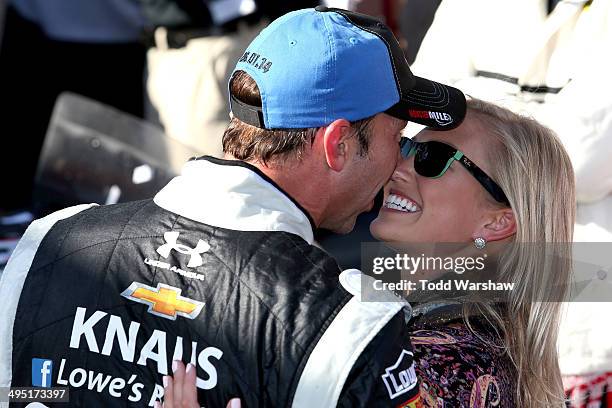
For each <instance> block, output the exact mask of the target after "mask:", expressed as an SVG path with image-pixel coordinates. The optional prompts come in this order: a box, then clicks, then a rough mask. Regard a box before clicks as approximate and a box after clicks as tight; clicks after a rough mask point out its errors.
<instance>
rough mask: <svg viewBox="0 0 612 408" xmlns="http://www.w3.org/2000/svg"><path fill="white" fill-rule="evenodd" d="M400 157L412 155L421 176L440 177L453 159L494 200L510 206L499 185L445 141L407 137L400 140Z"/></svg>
mask: <svg viewBox="0 0 612 408" xmlns="http://www.w3.org/2000/svg"><path fill="white" fill-rule="evenodd" d="M400 151H401V153H402V157H404V158H406V159H407V158H408V157H410V156H412V155H413V154H414V155H415V157H414V170H415V171H416V172H417V174H419V175H421V176H423V177H429V178H438V177H442V176H443V175H444V173H446V170H448V168H449V167H450V165H451V164H452V163H453V161H455V160H456V161H458V162H459V163H461V164H462V165H463V167H465V168H466V169H467V171H469V172H470V174H471V175H472V176H474V178H475V179H476V180H477V181H478V182H479V183H480V184H481V185H482V186H483V187H484V189H485V190H487V191H488V192H489V194H491V196H493V198H494V199H495V201H498V202H500V203H504V204H506V205H508V206H510V202H509V201H508V198H507V197H506V194H504V192H503V190H502V189H501V187H500V186H499V185H498V184H497V183H496V182H494V181H493V179H491V177H489V176H487V174H486V173H485V172H484V171H482V170H481V169H480V168H479V167H478V166H476V165H475V164H474V162H473V161H471V160H470V159H468V158H467V157H466V156H465V154H463V152H462V151H460V150H457V149H455V148H454V147H452V146H449V145H447V144H446V143H442V142H437V141H433V140H432V141H429V142H417V141H414V140H412V139H409V138H407V137H402V139H401V140H400Z"/></svg>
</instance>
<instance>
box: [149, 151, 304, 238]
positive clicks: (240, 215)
mask: <svg viewBox="0 0 612 408" xmlns="http://www.w3.org/2000/svg"><path fill="white" fill-rule="evenodd" d="M154 202H155V204H157V205H158V206H160V207H162V208H164V209H166V210H168V211H171V212H173V213H175V214H178V215H180V216H183V217H185V218H189V219H191V220H194V221H198V222H202V223H204V224H207V225H212V226H216V227H220V228H226V229H232V230H237V231H285V232H289V233H292V234H296V235H299V236H300V237H302V238H303V239H304V240H305V241H306V242H308V243H309V244H312V243H313V241H314V237H313V230H314V228H315V226H314V222H313V220H312V218H311V217H310V215H309V214H308V212H307V211H306V210H305V209H304V208H303V207H302V206H300V205H299V203H297V202H296V201H295V200H294V199H293V198H291V197H290V196H289V195H288V194H287V193H286V192H284V191H283V190H282V189H281V188H280V187H279V186H278V185H277V184H276V183H275V182H274V181H273V180H271V179H270V178H269V177H268V176H266V175H265V174H264V173H263V172H261V171H260V170H259V169H258V168H256V167H255V166H252V165H250V164H248V163H245V162H242V161H238V160H223V159H218V158H215V157H211V156H203V157H200V158H198V159H195V160H191V161H189V162H187V163H186V164H185V165H184V166H183V169H182V171H181V175H180V176H177V177H175V178H173V179H172V180H171V181H170V182H169V183H168V184H167V185H166V186H165V187H164V188H163V189H162V190H161V191H160V192H159V193H157V194H156V195H155V198H154Z"/></svg>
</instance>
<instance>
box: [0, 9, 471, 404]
mask: <svg viewBox="0 0 612 408" xmlns="http://www.w3.org/2000/svg"><path fill="white" fill-rule="evenodd" d="M230 94H231V101H230V104H231V108H232V112H233V115H234V118H233V119H232V121H231V123H230V125H229V127H228V129H227V130H226V132H225V135H224V137H223V146H224V150H225V153H226V159H227V160H221V159H217V158H213V157H207V156H205V157H202V158H200V159H196V160H192V161H190V162H189V163H187V164H186V165H185V168H184V170H183V173H182V175H181V176H179V177H177V178H175V179H174V180H172V181H171V182H170V183H169V184H168V185H167V186H166V187H165V188H164V189H162V191H160V192H159V193H158V194H157V195H156V197H155V198H154V199H153V200H144V201H139V202H133V203H126V204H119V205H115V206H105V207H91V206H79V207H72V208H69V209H66V210H63V211H60V212H58V213H55V214H52V215H50V216H49V217H46V218H44V219H42V220H39V221H37V222H35V223H34V224H33V225H32V226H31V227H30V229H29V230H28V232H27V233H26V235H25V236H24V238H23V240H22V241H21V243H20V244H19V246H18V247H17V249H16V250H15V253H14V255H13V258H12V259H11V260H10V261H9V264H8V266H7V269H6V271H5V273H4V275H3V276H2V281H1V283H0V296H2V298H3V299H4V301H5V302H6V306H5V309H4V310H6V312H4V311H3V318H2V319H1V321H0V353H1V354H0V364H1V366H0V386H8V385H12V386H18V385H19V386H26V385H28V386H29V385H32V384H38V385H40V384H41V383H44V384H46V385H53V386H68V387H70V402H71V403H72V404H73V405H75V406H87V407H94V406H98V405H99V406H104V407H109V406H124V405H126V404H129V403H137V404H140V405H149V406H152V405H153V404H154V402H155V401H156V400H159V399H160V398H161V397H162V391H163V387H162V385H161V382H162V381H161V380H162V376H165V375H168V374H171V373H172V368H171V367H172V366H173V365H174V367H177V366H178V363H175V364H172V361H173V360H182V361H184V362H186V363H187V362H189V363H191V364H192V366H191V367H195V370H196V374H197V377H198V380H197V386H198V388H199V395H198V397H199V401H200V403H205V404H206V406H224V405H225V403H226V402H227V401H228V400H230V398H232V397H239V398H240V399H241V400H242V401H243V402H244V404H245V405H246V406H248V407H252V406H289V405H291V406H296V407H303V406H308V407H315V406H316V407H328V406H336V405H340V406H368V407H372V406H393V407H395V406H399V405H401V406H411V407H412V406H414V405H415V404H416V403H417V399H418V385H417V381H416V376H415V374H414V367H413V365H412V351H411V346H410V343H409V337H408V332H407V330H406V326H405V313H404V309H406V308H407V307H408V306H407V304H405V303H404V302H401V301H399V300H398V299H397V298H395V297H393V296H392V295H390V296H391V299H393V300H394V302H380V303H366V302H361V301H360V296H359V293H360V291H359V276H358V275H355V274H354V273H351V272H343V273H342V274H341V275H340V277H339V272H340V271H339V268H338V266H337V265H336V263H335V262H334V261H333V259H331V258H330V257H329V256H327V255H326V254H325V253H324V252H322V251H321V250H320V249H318V248H317V247H315V246H313V245H312V243H313V229H314V228H316V227H326V228H330V229H332V230H334V231H338V232H348V231H350V230H351V228H352V227H353V224H354V222H355V218H356V217H357V215H358V214H359V213H360V212H362V211H365V210H367V209H368V208H369V207H371V206H372V202H373V199H374V196H375V194H376V192H377V191H378V190H379V189H380V188H381V187H382V186H383V184H384V183H385V182H386V180H387V179H388V178H389V177H390V175H391V173H392V171H393V169H394V167H395V164H396V161H397V158H398V155H399V151H398V141H399V138H400V131H401V130H402V128H403V127H404V126H405V124H406V119H413V120H415V121H418V122H419V123H422V124H425V125H428V126H432V127H435V128H439V129H447V128H452V127H454V126H457V125H458V124H459V123H460V121H461V120H462V119H463V116H464V115H465V99H464V97H463V94H461V93H460V92H458V91H457V90H456V89H453V88H448V87H445V86H443V85H440V84H437V83H432V82H429V81H427V80H425V79H421V78H416V77H414V76H413V75H412V74H411V73H410V70H409V67H408V64H407V63H406V61H405V59H404V58H403V55H402V54H401V50H400V48H399V45H398V43H397V41H396V40H395V38H394V37H393V35H392V34H391V32H390V31H389V29H388V28H387V27H386V26H384V25H383V24H382V23H379V22H378V21H377V20H374V19H372V18H370V17H367V16H365V15H360V14H354V13H349V12H346V11H343V10H336V9H327V8H325V7H319V8H317V9H306V10H301V11H297V12H293V13H289V14H287V15H285V16H283V17H281V18H279V19H278V20H276V21H275V22H274V23H272V24H271V25H270V26H269V27H268V28H266V29H265V30H263V31H262V33H261V34H260V35H259V36H258V37H257V38H256V39H255V40H254V41H253V42H252V43H251V45H250V46H249V47H248V48H247V50H246V51H245V53H244V55H243V56H242V58H241V59H240V61H239V63H238V65H237V66H236V72H235V75H234V76H233V77H232V80H231V83H230ZM356 277H357V282H356V283H355V278H356ZM19 294H21V295H19ZM4 314H6V316H4ZM45 362H46V363H47V365H46V366H44V363H45ZM45 367H46V369H45ZM192 369H193V368H192ZM43 371H44V377H45V378H44V381H43V378H42V377H43V373H42V372H43ZM188 371H189V368H188Z"/></svg>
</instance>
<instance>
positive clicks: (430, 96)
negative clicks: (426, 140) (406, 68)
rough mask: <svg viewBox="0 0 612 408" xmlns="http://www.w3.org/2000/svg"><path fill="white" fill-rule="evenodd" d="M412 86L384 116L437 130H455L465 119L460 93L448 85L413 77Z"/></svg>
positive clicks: (464, 108) (463, 99)
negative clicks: (387, 115)
mask: <svg viewBox="0 0 612 408" xmlns="http://www.w3.org/2000/svg"><path fill="white" fill-rule="evenodd" d="M414 80H415V83H414V86H413V87H412V89H410V90H409V91H407V92H406V91H404V95H403V96H402V98H401V99H400V101H399V102H398V103H396V104H395V105H393V106H392V107H391V108H389V109H388V110H387V111H386V113H388V114H389V115H391V116H394V117H396V118H399V119H404V120H408V121H410V122H415V123H419V124H421V125H424V126H427V127H431V128H434V129H439V130H449V129H453V128H456V127H457V126H459V125H460V124H461V122H462V121H463V119H464V118H465V111H466V102H465V95H463V92H461V91H460V90H458V89H457V88H453V87H452V86H448V85H443V84H441V83H439V82H435V81H430V80H429V79H425V78H420V77H418V76H414Z"/></svg>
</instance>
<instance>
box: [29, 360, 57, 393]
mask: <svg viewBox="0 0 612 408" xmlns="http://www.w3.org/2000/svg"><path fill="white" fill-rule="evenodd" d="M52 372H53V362H52V361H51V360H43V359H42V358H33V359H32V385H33V386H34V387H51V382H52V379H51V374H52Z"/></svg>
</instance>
